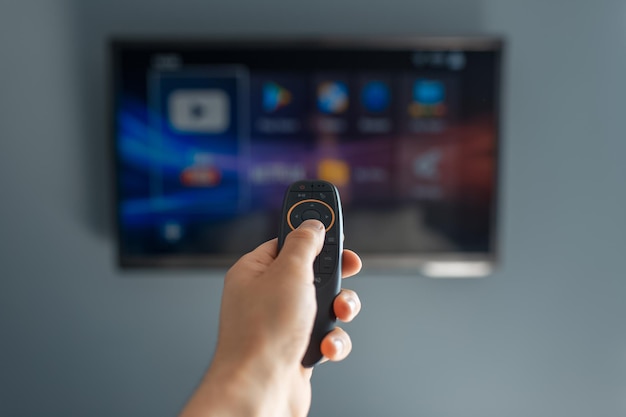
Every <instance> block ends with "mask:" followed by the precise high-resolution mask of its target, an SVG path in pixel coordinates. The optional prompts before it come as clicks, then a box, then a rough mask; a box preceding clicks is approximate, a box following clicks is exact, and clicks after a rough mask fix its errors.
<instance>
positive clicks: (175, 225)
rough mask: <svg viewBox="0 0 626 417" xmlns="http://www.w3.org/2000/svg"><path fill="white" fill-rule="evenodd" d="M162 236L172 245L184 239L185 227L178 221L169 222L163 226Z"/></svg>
mask: <svg viewBox="0 0 626 417" xmlns="http://www.w3.org/2000/svg"><path fill="white" fill-rule="evenodd" d="M161 236H162V238H163V239H164V240H166V241H167V242H170V243H176V242H178V241H179V240H181V239H182V237H183V225H182V224H180V223H179V222H177V221H173V220H172V221H167V222H165V223H163V224H162V225H161Z"/></svg>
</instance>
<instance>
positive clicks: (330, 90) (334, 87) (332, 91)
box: [317, 81, 348, 114]
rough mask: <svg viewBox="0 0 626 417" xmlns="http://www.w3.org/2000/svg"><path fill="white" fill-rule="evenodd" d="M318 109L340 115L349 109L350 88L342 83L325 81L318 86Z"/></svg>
mask: <svg viewBox="0 0 626 417" xmlns="http://www.w3.org/2000/svg"><path fill="white" fill-rule="evenodd" d="M317 108H318V109H319V110H320V111H321V112H322V113H327V114H339V113H343V112H344V111H346V110H347V109H348V86H347V85H346V84H345V83H344V82H342V81H324V82H322V83H320V84H319V85H318V86H317Z"/></svg>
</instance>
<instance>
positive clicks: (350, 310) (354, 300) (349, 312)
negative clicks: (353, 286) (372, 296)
mask: <svg viewBox="0 0 626 417" xmlns="http://www.w3.org/2000/svg"><path fill="white" fill-rule="evenodd" d="M333 310H334V311H335V315H336V316H337V318H338V319H339V320H341V321H343V322H344V323H348V322H350V321H352V320H354V318H355V317H356V316H357V315H358V314H359V312H360V311H361V300H360V299H359V296H358V295H357V293H355V292H354V291H352V290H348V289H342V290H341V292H340V293H339V295H337V297H335V301H333Z"/></svg>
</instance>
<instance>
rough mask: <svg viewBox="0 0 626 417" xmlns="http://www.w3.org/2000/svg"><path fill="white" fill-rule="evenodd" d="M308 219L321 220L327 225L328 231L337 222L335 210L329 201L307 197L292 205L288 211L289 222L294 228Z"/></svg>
mask: <svg viewBox="0 0 626 417" xmlns="http://www.w3.org/2000/svg"><path fill="white" fill-rule="evenodd" d="M308 219H315V220H320V221H321V222H322V223H324V226H326V231H329V230H330V229H331V228H332V227H333V225H334V224H335V212H334V211H333V209H332V208H331V207H330V206H329V205H328V203H325V202H323V201H319V200H315V199H307V200H302V201H299V202H297V203H296V204H294V205H293V206H291V209H289V212H288V213H287V223H288V224H289V227H291V229H292V230H294V229H295V228H296V227H298V226H300V223H302V222H303V221H305V220H308Z"/></svg>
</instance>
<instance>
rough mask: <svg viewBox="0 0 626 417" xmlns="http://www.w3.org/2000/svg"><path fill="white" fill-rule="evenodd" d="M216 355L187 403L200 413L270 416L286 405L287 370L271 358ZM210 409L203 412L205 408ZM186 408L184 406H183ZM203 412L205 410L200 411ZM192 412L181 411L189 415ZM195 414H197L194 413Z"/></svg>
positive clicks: (228, 415) (220, 415)
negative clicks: (238, 358) (238, 357)
mask: <svg viewBox="0 0 626 417" xmlns="http://www.w3.org/2000/svg"><path fill="white" fill-rule="evenodd" d="M224 359H225V358H219V357H218V356H216V357H215V358H214V360H213V363H212V365H211V367H210V368H209V370H208V372H207V374H206V376H205V378H204V379H203V381H202V383H201V385H200V386H199V387H198V390H197V391H196V393H195V395H194V398H193V399H192V401H191V403H192V404H190V405H192V407H191V408H192V409H196V410H203V414H202V415H212V416H217V417H238V416H242V417H244V416H245V417H273V416H275V415H279V414H280V413H277V409H280V408H281V405H283V406H286V404H285V399H284V398H283V397H284V396H285V392H286V391H287V386H286V384H287V381H288V380H289V379H290V378H289V372H288V371H287V370H286V369H279V368H278V367H277V366H276V362H275V360H274V361H273V362H272V361H268V360H263V358H261V357H258V355H257V356H255V357H252V356H250V357H247V358H244V359H240V360H238V361H229V360H224ZM209 410H210V411H211V412H210V413H207V411H209ZM185 411H187V410H185ZM204 413H207V414H204ZM194 415H196V414H195V413H183V416H185V417H192V416H194ZM198 415H200V414H199V413H198Z"/></svg>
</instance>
